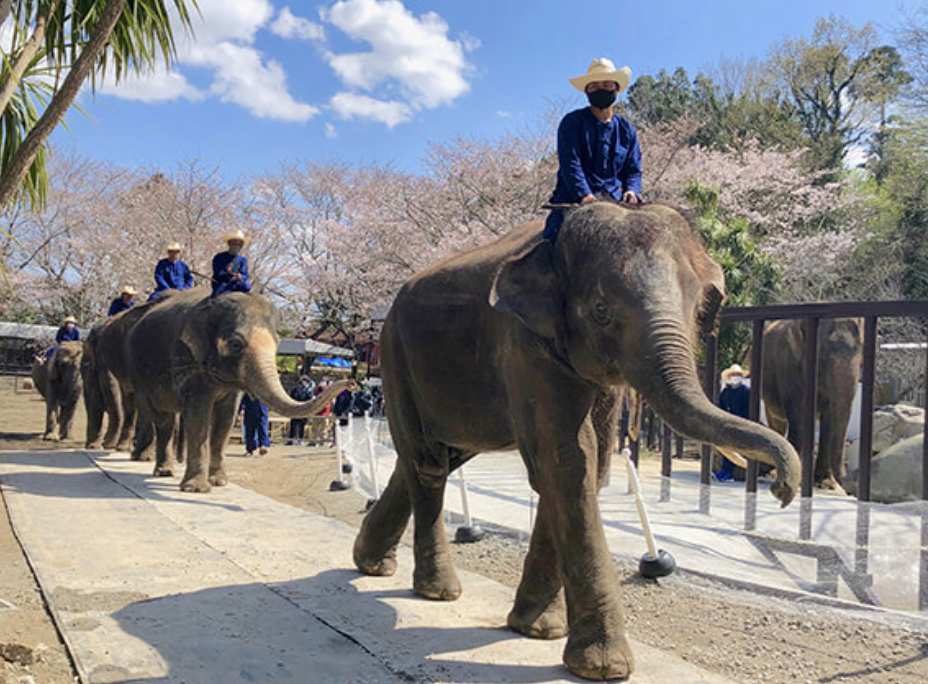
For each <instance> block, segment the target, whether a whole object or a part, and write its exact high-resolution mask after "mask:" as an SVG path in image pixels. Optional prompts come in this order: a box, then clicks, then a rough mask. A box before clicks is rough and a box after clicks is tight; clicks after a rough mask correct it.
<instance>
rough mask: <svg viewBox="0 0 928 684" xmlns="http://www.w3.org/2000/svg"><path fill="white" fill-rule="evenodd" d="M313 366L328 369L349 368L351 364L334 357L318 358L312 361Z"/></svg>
mask: <svg viewBox="0 0 928 684" xmlns="http://www.w3.org/2000/svg"><path fill="white" fill-rule="evenodd" d="M313 364H314V365H316V364H318V365H320V366H328V367H330V368H351V362H350V361H348V360H347V359H339V358H337V357H334V356H318V357H316V359H315V360H314V361H313Z"/></svg>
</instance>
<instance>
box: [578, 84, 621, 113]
mask: <svg viewBox="0 0 928 684" xmlns="http://www.w3.org/2000/svg"><path fill="white" fill-rule="evenodd" d="M586 97H587V99H588V100H589V101H590V104H591V105H593V106H594V107H596V108H597V109H606V107H611V106H612V103H613V102H615V98H616V97H618V93H617V92H616V91H614V90H606V89H605V88H600V89H599V90H594V91H593V92H591V93H587V94H586Z"/></svg>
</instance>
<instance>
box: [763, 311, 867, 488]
mask: <svg viewBox="0 0 928 684" xmlns="http://www.w3.org/2000/svg"><path fill="white" fill-rule="evenodd" d="M806 327H807V324H806V323H805V322H803V321H798V320H785V321H773V322H771V323H769V324H768V325H767V326H766V327H765V328H764V353H763V369H764V372H763V385H764V387H763V395H762V396H763V398H764V407H765V409H766V412H767V422H768V423H770V427H772V428H773V429H774V430H776V431H777V432H779V433H780V434H781V435H786V436H787V438H788V439H789V441H790V442H792V444H793V446H795V447H796V448H797V449H799V448H800V445H801V444H802V442H803V439H804V425H805V421H804V419H803V416H805V415H806V414H807V412H806V408H805V403H806V402H805V392H804V391H803V386H804V385H805V370H804V368H805V365H806V364H804V363H803V353H804V351H803V350H804V349H805V339H806ZM862 357H863V320H862V319H859V318H837V319H835V318H825V319H822V320H821V321H820V322H819V326H818V372H817V383H818V393H817V395H816V401H815V411H816V415H817V416H818V418H819V420H820V429H819V447H818V455H817V457H816V459H815V484H816V485H817V486H819V487H823V488H826V489H834V488H836V487H837V486H838V485H840V484H841V483H842V482H843V481H844V478H845V475H846V470H845V463H844V442H845V437H846V435H847V425H848V421H850V419H851V408H852V407H853V405H854V394H855V393H856V392H857V382H858V380H859V379H860V364H861V360H862Z"/></svg>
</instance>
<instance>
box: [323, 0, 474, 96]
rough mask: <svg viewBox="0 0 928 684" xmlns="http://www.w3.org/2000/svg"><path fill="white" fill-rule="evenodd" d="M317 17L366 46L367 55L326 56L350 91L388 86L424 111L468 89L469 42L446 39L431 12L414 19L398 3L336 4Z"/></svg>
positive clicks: (359, 0) (357, 0)
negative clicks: (465, 56) (395, 88)
mask: <svg viewBox="0 0 928 684" xmlns="http://www.w3.org/2000/svg"><path fill="white" fill-rule="evenodd" d="M321 16H322V18H323V20H324V21H327V22H329V23H331V24H332V25H333V26H335V27H336V28H338V29H341V30H342V31H343V32H344V33H345V34H346V35H348V36H349V37H350V38H353V39H355V40H358V41H364V42H367V43H369V44H370V46H371V51H370V52H355V53H349V54H341V55H339V54H334V53H330V54H329V55H328V60H329V64H330V65H331V66H332V68H333V69H334V70H335V72H336V74H338V76H339V77H340V78H341V79H342V80H343V81H344V82H345V84H346V85H348V86H350V87H353V88H360V89H362V90H366V91H371V90H373V89H374V88H377V87H379V86H381V85H382V84H384V83H388V84H393V85H396V86H397V87H398V88H399V91H400V93H401V94H402V95H403V97H404V99H407V100H408V101H409V104H410V105H411V106H413V107H415V108H427V109H431V108H433V107H437V106H439V105H442V104H448V103H450V102H452V101H453V100H454V99H456V98H457V97H459V96H460V95H462V94H464V93H466V92H467V91H468V90H469V89H470V85H469V84H468V82H467V79H466V78H465V77H466V76H467V75H469V73H470V71H471V67H470V65H469V64H468V63H467V61H466V60H465V58H464V55H465V52H466V51H467V49H468V48H471V47H473V46H474V42H473V40H472V39H462V40H458V41H455V40H451V39H450V38H448V24H447V23H446V22H445V20H444V19H442V18H441V17H440V16H439V15H438V14H436V13H434V12H427V13H425V14H423V15H421V16H420V17H418V18H417V17H416V16H414V15H413V14H412V13H411V12H410V11H409V10H408V9H406V7H405V6H404V5H403V3H402V2H400V1H399V0H340V1H339V2H336V3H335V4H334V5H333V6H332V7H331V8H330V9H328V10H323V11H322V12H321Z"/></svg>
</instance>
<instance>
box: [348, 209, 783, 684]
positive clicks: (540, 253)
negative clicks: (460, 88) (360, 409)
mask: <svg viewBox="0 0 928 684" xmlns="http://www.w3.org/2000/svg"><path fill="white" fill-rule="evenodd" d="M724 298H725V286H724V278H723V274H722V270H721V268H720V267H719V266H718V265H717V264H716V263H715V262H713V261H712V259H711V258H710V257H709V255H708V254H707V252H706V250H705V247H704V246H703V245H702V243H701V242H700V241H699V239H698V238H697V237H696V236H695V235H694V233H693V230H692V227H691V226H690V224H689V222H688V221H687V219H686V218H685V217H684V216H683V215H681V214H680V213H679V212H677V211H675V210H674V209H671V208H669V207H665V206H660V205H640V204H637V203H634V204H630V203H621V204H619V203H613V202H592V203H589V204H586V205H582V206H580V207H578V208H575V209H571V210H569V212H568V213H567V215H566V217H565V220H564V225H563V227H562V229H561V231H560V234H559V236H558V239H557V241H556V242H551V241H550V240H545V239H542V237H541V222H532V223H529V224H527V225H525V226H523V227H522V228H518V229H516V230H513V231H511V232H510V233H508V234H507V235H505V236H504V237H502V238H501V239H500V240H498V241H497V242H494V243H491V244H489V245H486V246H484V247H481V248H478V249H475V250H473V251H470V252H466V253H464V254H460V255H458V256H455V257H452V258H450V259H448V260H446V261H444V262H441V263H439V264H436V265H434V266H432V267H431V268H428V269H426V270H425V271H423V272H422V273H419V274H418V275H416V276H414V277H413V278H412V279H411V280H409V281H408V282H407V283H406V284H405V285H404V286H403V288H402V290H401V291H400V293H399V294H398V295H397V297H396V299H395V301H394V303H393V306H392V308H391V310H390V313H389V315H388V317H387V320H386V322H385V324H384V328H383V333H382V336H381V349H382V362H381V363H382V375H383V387H384V394H385V400H386V407H387V416H388V419H389V423H390V432H391V436H392V438H393V442H394V444H395V446H396V450H397V454H398V458H397V465H396V471H395V472H394V474H393V477H392V478H391V480H390V483H389V485H388V486H387V488H386V489H385V490H384V491H383V493H382V495H381V497H380V499H379V501H378V502H377V504H376V505H375V506H374V507H373V508H372V509H371V511H370V513H369V514H368V515H367V517H366V518H365V520H364V522H363V524H362V527H361V530H360V532H359V534H358V537H357V540H356V542H355V547H354V559H355V564H356V565H357V567H358V568H359V569H360V570H361V571H362V572H365V573H368V574H371V575H391V574H393V573H394V572H395V571H396V549H397V545H398V544H399V542H400V539H401V537H402V535H403V532H404V530H405V528H406V525H407V522H408V521H409V518H410V514H411V513H414V515H413V520H414V525H415V543H414V552H415V570H414V573H413V587H414V589H415V591H416V592H417V593H418V594H420V595H422V596H424V597H427V598H432V599H438V600H454V599H456V598H457V597H458V596H459V595H460V594H461V584H460V582H459V580H458V578H457V574H456V573H455V570H454V566H453V564H452V562H451V552H450V548H449V544H448V540H447V538H446V536H445V530H444V518H443V515H442V506H443V499H444V487H445V484H446V482H447V478H448V475H449V473H450V472H452V471H453V470H455V469H457V468H459V467H460V466H461V465H463V464H464V463H466V462H467V461H468V460H469V459H470V458H472V457H473V456H475V455H476V454H477V453H479V452H485V451H495V450H501V449H509V448H513V447H518V449H519V451H520V452H521V454H522V458H523V460H524V462H525V465H526V468H527V470H528V476H529V481H530V483H531V486H532V488H533V489H534V490H535V491H537V492H538V493H539V504H538V515H537V517H536V521H535V527H534V529H533V531H532V539H531V544H530V547H529V550H528V555H527V557H526V559H525V566H524V570H523V575H522V581H521V583H520V585H519V589H518V591H517V593H516V599H515V604H514V606H513V608H512V611H511V612H510V613H509V617H508V624H509V626H510V627H511V628H512V629H514V630H516V631H518V632H520V633H522V634H526V635H528V636H532V637H538V638H558V637H562V636H565V635H567V637H568V638H567V643H566V646H565V650H564V662H565V664H566V665H567V667H568V669H570V671H571V672H573V673H575V674H577V675H579V676H581V677H587V678H591V679H612V678H621V677H627V676H628V675H629V673H630V672H631V671H632V669H633V657H632V653H631V650H630V648H629V645H628V642H627V641H626V638H625V630H624V624H623V623H624V618H623V609H622V599H621V596H620V594H619V588H620V585H621V581H620V579H619V577H618V576H617V573H616V569H615V564H614V562H613V559H612V556H611V554H610V551H609V548H608V546H607V544H606V538H605V534H604V532H603V528H602V520H601V518H600V514H599V506H598V503H597V495H598V492H599V488H600V487H601V486H602V484H603V481H604V478H605V475H606V472H607V470H608V467H609V459H610V457H611V455H612V452H613V450H614V448H615V445H616V439H617V432H618V413H619V396H620V394H621V392H622V390H623V388H625V387H631V388H634V389H635V390H636V391H637V392H638V393H639V394H640V395H641V396H642V397H643V398H644V400H646V401H647V402H648V403H649V404H650V405H651V407H652V408H653V409H654V410H655V412H656V413H657V414H658V415H659V416H660V417H661V418H662V419H663V420H664V421H665V422H666V423H667V424H669V425H670V426H671V427H672V428H673V429H674V430H675V431H676V432H677V433H678V434H681V435H685V436H687V437H690V438H691V439H694V440H696V441H699V442H703V443H708V444H713V445H715V446H717V447H720V448H723V449H730V450H734V451H738V452H739V453H741V454H743V455H745V456H746V457H748V458H753V459H758V460H762V461H766V462H769V463H772V464H775V465H776V468H777V478H778V479H777V481H776V482H775V483H774V484H773V486H772V487H771V491H772V493H773V494H774V495H775V496H776V497H777V498H779V499H780V500H781V501H782V502H783V504H784V505H785V504H786V503H788V502H789V501H790V500H791V499H792V498H793V496H794V495H795V494H796V492H797V490H798V487H799V476H800V467H799V459H798V457H797V456H796V452H795V451H794V449H793V448H792V446H791V445H790V444H789V442H787V441H786V440H785V439H784V438H783V437H781V436H780V435H777V434H776V433H775V432H773V431H772V430H769V429H767V428H765V427H763V426H761V425H758V424H756V423H752V422H750V421H747V420H745V419H743V418H740V417H737V416H733V415H731V414H728V413H725V412H724V411H722V410H721V409H719V408H718V407H716V406H714V405H713V404H712V402H710V401H709V400H708V399H707V398H706V395H705V393H704V391H703V389H702V385H701V383H700V380H699V377H698V375H697V372H696V363H695V355H694V347H695V344H696V340H697V332H698V330H699V329H700V328H702V329H704V330H707V331H711V330H713V329H714V327H715V325H716V313H717V310H718V308H719V306H720V305H721V303H722V301H723V300H724Z"/></svg>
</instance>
